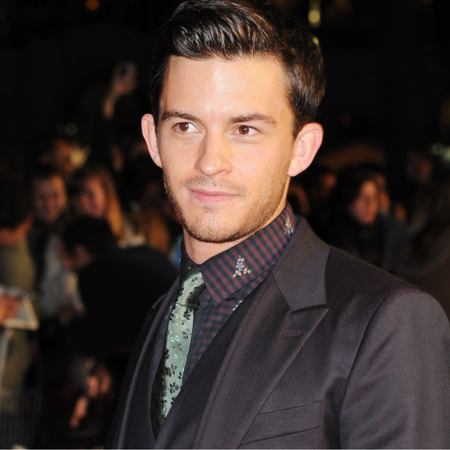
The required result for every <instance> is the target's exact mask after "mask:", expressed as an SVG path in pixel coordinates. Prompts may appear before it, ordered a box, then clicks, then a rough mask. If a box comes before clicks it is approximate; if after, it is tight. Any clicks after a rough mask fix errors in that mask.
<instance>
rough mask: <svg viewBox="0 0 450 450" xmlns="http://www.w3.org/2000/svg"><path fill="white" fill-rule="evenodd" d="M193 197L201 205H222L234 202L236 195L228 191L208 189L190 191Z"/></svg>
mask: <svg viewBox="0 0 450 450" xmlns="http://www.w3.org/2000/svg"><path fill="white" fill-rule="evenodd" d="M190 191H191V194H192V196H193V197H194V199H195V200H197V201H198V202H200V203H222V202H226V201H229V200H233V199H234V198H236V197H237V195H236V194H231V193H229V192H226V191H209V190H206V189H198V188H197V189H190Z"/></svg>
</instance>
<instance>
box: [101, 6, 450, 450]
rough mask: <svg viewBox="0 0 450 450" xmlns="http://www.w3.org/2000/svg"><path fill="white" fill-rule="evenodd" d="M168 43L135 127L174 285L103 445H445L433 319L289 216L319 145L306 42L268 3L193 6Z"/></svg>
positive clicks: (443, 362) (418, 297)
mask: <svg viewBox="0 0 450 450" xmlns="http://www.w3.org/2000/svg"><path fill="white" fill-rule="evenodd" d="M160 38H161V42H160V46H159V50H158V53H157V56H156V60H155V66H154V72H153V75H152V77H151V89H150V97H151V101H152V108H153V116H151V115H146V116H144V118H143V121H142V124H143V133H144V136H145V139H146V141H147V145H148V147H149V151H150V154H151V156H152V158H153V160H154V161H155V163H156V164H157V165H159V166H161V167H162V169H163V172H164V177H165V183H166V188H167V191H168V193H169V195H170V197H171V199H172V202H173V204H174V206H175V208H176V209H177V211H178V214H179V215H180V218H181V220H182V223H183V227H184V244H183V253H182V261H181V276H180V278H181V280H182V281H181V282H179V281H177V282H176V283H175V284H174V285H173V286H172V288H171V289H170V290H169V292H168V293H167V294H166V296H164V297H163V298H161V299H160V301H159V302H157V304H156V305H155V306H154V308H153V310H152V311H151V312H150V313H149V315H148V316H147V318H146V320H145V322H144V325H143V329H142V331H141V334H140V337H139V338H138V341H137V345H136V348H135V351H134V354H133V355H132V357H131V360H130V366H129V370H128V374H127V377H126V380H125V383H124V387H125V389H124V390H123V392H122V398H121V401H120V403H119V407H118V411H117V414H116V419H115V423H114V424H113V427H112V430H111V432H110V437H109V442H108V444H107V445H109V446H112V447H118V448H145V447H146V448H151V447H154V448H237V447H240V448H272V447H273V448H313V447H315V448H317V447H318V448H326V447H360V448H362V447H371V448H377V447H428V446H436V447H446V446H448V445H450V431H449V427H448V420H449V419H450V417H449V416H450V407H449V406H448V405H449V404H450V402H449V401H450V392H449V389H448V386H449V384H448V383H449V381H450V377H449V372H450V352H449V349H450V332H449V331H450V330H449V326H448V322H447V321H446V318H445V316H444V315H443V313H442V311H441V310H440V308H439V307H438V306H437V304H436V303H435V302H434V301H433V300H432V299H431V298H430V297H427V296H426V295H425V294H423V293H421V292H419V291H417V290H415V289H414V288H412V287H410V286H407V285H405V284H403V283H402V282H401V281H399V280H397V279H395V278H393V277H390V276H389V275H387V274H385V273H384V272H381V271H379V270H377V269H375V268H374V267H372V266H369V265H366V264H365V263H362V262H361V261H359V260H356V259H354V258H352V257H350V256H349V255H347V254H345V253H342V252H340V251H338V250H336V249H331V248H330V247H328V246H327V245H326V244H325V243H323V242H322V241H320V240H319V239H318V238H317V237H316V236H315V235H314V234H313V233H312V231H311V229H310V228H309V226H308V225H307V223H306V221H305V220H304V219H302V218H298V217H295V216H293V214H292V213H291V210H290V208H289V206H286V192H287V189H288V185H289V178H290V177H293V176H296V175H297V174H298V173H300V172H301V171H303V170H305V169H306V168H307V167H308V165H309V164H310V163H311V161H312V159H313V158H314V155H315V154H316V152H317V150H318V148H319V146H320V144H321V141H322V128H321V126H320V125H319V124H317V123H315V122H314V117H315V114H316V111H317V108H318V105H319V102H320V100H321V97H322V94H323V79H324V78H323V70H322V61H321V57H320V52H319V49H318V48H317V45H316V44H315V42H314V40H313V39H312V37H311V36H310V35H309V34H308V33H307V32H305V31H302V30H301V29H299V28H297V27H295V25H293V24H290V20H288V19H287V18H286V17H284V16H282V14H281V13H280V12H279V11H278V10H277V9H276V8H275V7H274V6H271V5H265V4H264V5H263V4H254V3H251V4H250V3H243V2H242V3H241V2H237V1H223V0H213V1H205V0H198V1H195V0H193V1H188V2H186V3H184V4H182V5H181V6H180V7H179V8H178V9H177V10H176V11H175V13H174V14H173V16H172V17H171V18H170V19H169V21H168V22H167V23H166V25H165V27H164V29H163V30H162V32H161V35H160ZM178 291H179V292H178ZM199 292H200V295H199V296H198V293H199ZM186 344H187V345H186ZM186 355H187V356H186ZM185 359H186V362H185ZM180 386H181V387H180Z"/></svg>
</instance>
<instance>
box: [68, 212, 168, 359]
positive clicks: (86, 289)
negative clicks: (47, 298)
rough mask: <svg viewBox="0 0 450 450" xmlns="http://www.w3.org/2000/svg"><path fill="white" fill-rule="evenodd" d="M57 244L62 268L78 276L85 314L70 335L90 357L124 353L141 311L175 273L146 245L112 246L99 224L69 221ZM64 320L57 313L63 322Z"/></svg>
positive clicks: (85, 219)
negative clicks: (61, 258) (61, 255)
mask: <svg viewBox="0 0 450 450" xmlns="http://www.w3.org/2000/svg"><path fill="white" fill-rule="evenodd" d="M62 241H63V246H64V260H65V263H66V264H67V265H68V266H69V267H70V269H71V270H73V271H75V272H77V274H78V283H79V290H80V295H81V299H82V301H83V304H84V306H85V310H86V314H85V317H82V318H77V317H76V316H77V314H76V312H74V313H75V318H74V319H73V320H72V321H71V323H70V324H69V331H71V332H72V333H73V335H74V337H75V341H76V342H77V344H78V345H79V346H80V348H81V350H82V351H83V352H84V353H87V354H89V355H94V356H98V357H105V356H108V355H110V354H111V353H114V352H117V351H119V352H121V353H124V352H125V353H126V352H128V349H130V350H131V348H132V346H133V344H134V341H135V339H136V337H137V335H138V332H139V328H140V325H141V324H142V322H143V320H144V317H145V315H146V312H147V311H148V309H149V308H150V306H151V305H152V304H153V303H154V302H155V301H156V300H157V299H158V297H159V296H161V294H163V293H164V292H165V291H166V290H167V289H168V288H169V287H170V285H171V284H172V283H173V281H174V280H175V278H176V276H177V271H176V269H175V268H174V267H173V266H172V264H171V263H170V261H169V260H168V259H167V258H166V257H165V256H164V255H163V254H162V253H160V252H158V251H156V250H154V249H152V248H150V247H148V246H147V245H141V246H136V247H128V248H119V247H117V244H116V241H115V238H114V235H113V233H112V231H111V228H110V226H109V225H108V222H107V221H106V220H104V219H95V218H93V217H88V216H84V217H80V218H78V219H76V220H74V221H73V222H71V223H69V224H68V225H67V226H66V227H65V229H64V232H63V234H62ZM67 313H68V314H69V315H70V313H69V311H67ZM64 316H65V312H63V311H61V318H62V319H63V321H64V319H65V317H64Z"/></svg>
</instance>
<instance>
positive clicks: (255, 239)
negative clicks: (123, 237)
mask: <svg viewBox="0 0 450 450" xmlns="http://www.w3.org/2000/svg"><path fill="white" fill-rule="evenodd" d="M297 225H298V221H297V218H296V217H295V216H294V213H293V212H292V208H291V206H290V205H289V204H287V205H286V207H285V208H284V209H283V211H282V212H281V214H280V215H279V216H278V217H277V218H276V219H274V220H273V221H272V222H270V223H269V224H268V225H267V226H265V227H264V228H262V229H261V230H259V231H258V232H256V233H255V234H253V235H252V236H250V237H249V238H248V239H245V240H244V241H242V242H240V243H239V244H237V245H235V246H234V247H231V248H229V249H228V250H226V251H224V252H222V253H219V254H218V255H216V256H213V257H212V258H210V259H208V260H207V261H205V262H204V263H203V264H201V265H200V269H201V272H202V275H203V280H204V282H205V285H206V288H207V290H208V292H209V294H210V296H211V298H212V300H213V302H214V303H216V304H219V303H221V302H222V301H224V300H226V299H227V298H229V297H231V296H232V295H233V294H234V293H236V292H238V291H239V290H240V289H241V288H242V287H244V286H245V285H247V284H248V283H250V282H251V281H252V280H254V279H255V278H257V277H258V276H260V275H261V274H262V273H263V272H266V271H267V270H269V269H270V268H271V267H272V266H273V265H274V264H275V262H276V261H277V260H278V258H279V257H280V255H281V253H282V252H283V250H284V248H285V247H286V245H287V243H288V242H289V240H290V238H291V237H292V235H293V234H294V232H295V229H296V228H297ZM195 265H196V264H195V263H193V262H192V260H191V259H190V258H189V256H188V255H187V253H186V250H185V248H184V242H182V244H181V264H180V269H181V272H184V271H185V270H187V269H188V267H191V266H195Z"/></svg>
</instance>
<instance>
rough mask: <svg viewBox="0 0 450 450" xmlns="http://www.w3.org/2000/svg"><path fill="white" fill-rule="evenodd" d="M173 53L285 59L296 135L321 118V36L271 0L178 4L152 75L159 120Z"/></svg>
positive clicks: (208, 0)
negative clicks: (319, 111) (303, 25)
mask: <svg viewBox="0 0 450 450" xmlns="http://www.w3.org/2000/svg"><path fill="white" fill-rule="evenodd" d="M171 56H182V57H185V58H189V59H194V60H205V59H211V58H221V59H224V60H233V59H236V58H248V57H252V58H267V59H274V60H276V61H279V62H280V63H281V64H282V65H283V67H284V70H285V75H286V77H285V84H286V98H287V100H288V102H289V104H290V106H291V108H292V111H293V113H294V117H295V119H294V124H293V131H294V136H296V135H297V133H298V132H299V131H300V130H301V129H302V128H303V126H304V125H305V124H306V123H309V122H312V121H314V120H315V117H316V115H317V111H318V107H319V104H320V102H321V100H322V97H323V94H324V90H325V75H324V70H323V60H322V55H321V52H320V49H319V47H318V44H317V40H315V39H314V37H313V36H312V35H311V34H310V33H309V31H307V30H306V29H305V28H304V27H302V26H301V25H300V24H299V23H298V22H297V21H296V20H295V19H294V18H293V17H292V15H288V14H287V13H286V12H284V11H283V10H281V9H280V8H279V7H277V6H276V5H275V4H273V3H271V2H262V1H259V2H258V1H256V0H247V1H246V0H230V1H229V0H188V1H186V2H184V3H182V4H181V5H180V6H179V7H178V8H177V9H176V10H175V12H174V13H173V14H172V16H171V17H169V19H168V20H167V21H166V23H165V25H164V26H163V27H162V30H161V32H160V34H159V42H158V45H157V49H156V53H155V59H154V64H153V68H152V73H151V76H150V102H151V107H152V112H153V115H154V117H155V124H156V126H158V121H159V115H160V111H159V102H160V98H161V94H162V91H163V88H164V82H165V79H166V75H167V70H168V66H169V60H170V57H171Z"/></svg>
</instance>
